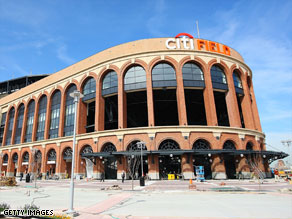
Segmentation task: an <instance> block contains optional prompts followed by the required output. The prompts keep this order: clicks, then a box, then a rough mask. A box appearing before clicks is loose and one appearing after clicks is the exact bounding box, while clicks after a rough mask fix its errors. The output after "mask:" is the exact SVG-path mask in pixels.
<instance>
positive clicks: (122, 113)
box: [118, 77, 127, 129]
mask: <svg viewBox="0 0 292 219" xmlns="http://www.w3.org/2000/svg"><path fill="white" fill-rule="evenodd" d="M118 84H119V85H118V108H119V109H118V110H119V113H118V117H119V118H118V120H119V124H118V126H119V128H122V129H123V128H127V96H126V93H125V92H124V84H123V78H121V77H118Z"/></svg>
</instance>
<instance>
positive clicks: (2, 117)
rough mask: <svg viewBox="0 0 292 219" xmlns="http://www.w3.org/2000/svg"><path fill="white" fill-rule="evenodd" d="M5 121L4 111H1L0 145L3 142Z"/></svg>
mask: <svg viewBox="0 0 292 219" xmlns="http://www.w3.org/2000/svg"><path fill="white" fill-rule="evenodd" d="M5 123H6V113H2V116H1V123H0V145H2V142H3V137H4V130H5Z"/></svg>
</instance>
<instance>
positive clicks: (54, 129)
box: [49, 91, 61, 138]
mask: <svg viewBox="0 0 292 219" xmlns="http://www.w3.org/2000/svg"><path fill="white" fill-rule="evenodd" d="M60 105H61V92H60V91H57V92H55V93H54V95H53V97H52V104H51V123H50V133H49V138H57V137H58V131H59V120H60Z"/></svg>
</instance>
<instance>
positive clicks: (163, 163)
mask: <svg viewBox="0 0 292 219" xmlns="http://www.w3.org/2000/svg"><path fill="white" fill-rule="evenodd" d="M158 150H159V151H177V150H180V147H179V144H178V143H177V142H176V141H174V140H171V139H166V140H164V141H163V142H161V143H160V145H159V147H158ZM158 159H159V177H160V179H168V174H174V175H175V179H177V175H181V157H180V155H175V154H174V153H170V154H169V155H160V156H159V158H158Z"/></svg>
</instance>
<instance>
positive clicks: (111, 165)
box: [104, 157, 117, 179]
mask: <svg viewBox="0 0 292 219" xmlns="http://www.w3.org/2000/svg"><path fill="white" fill-rule="evenodd" d="M104 172H105V179H117V159H116V158H115V157H109V158H107V160H106V161H105V163H104Z"/></svg>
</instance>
